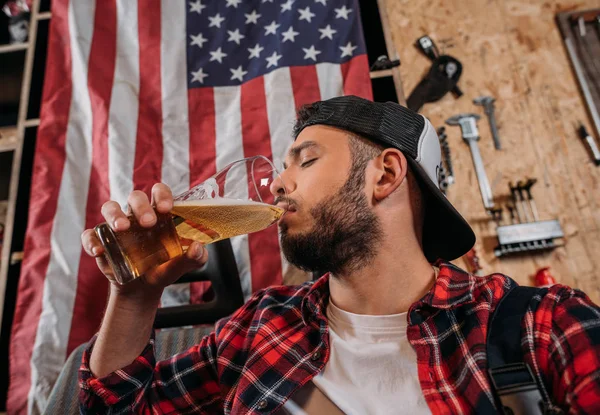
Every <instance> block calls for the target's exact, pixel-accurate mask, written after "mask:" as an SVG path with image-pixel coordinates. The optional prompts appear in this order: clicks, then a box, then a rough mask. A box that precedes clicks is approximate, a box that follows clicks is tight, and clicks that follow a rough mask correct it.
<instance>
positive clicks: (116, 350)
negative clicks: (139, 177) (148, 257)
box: [81, 184, 208, 377]
mask: <svg viewBox="0 0 600 415" xmlns="http://www.w3.org/2000/svg"><path fill="white" fill-rule="evenodd" d="M127 202H128V204H129V206H130V210H131V212H130V215H131V216H130V217H128V216H127V215H126V214H125V212H123V211H122V210H121V207H120V206H119V204H118V203H117V202H114V201H110V202H106V203H105V204H104V205H103V206H102V216H104V219H105V220H106V222H107V223H108V225H109V226H110V227H111V229H113V231H115V232H123V231H126V230H127V229H129V227H130V226H131V223H130V218H135V220H137V221H138V222H139V224H140V225H141V226H142V227H144V228H151V227H153V226H154V225H155V224H156V220H157V218H156V212H158V213H159V214H167V213H169V212H170V211H171V208H172V207H173V195H172V193H171V189H169V188H168V187H167V186H166V185H164V184H155V185H154V186H153V187H152V201H150V200H148V196H146V194H145V193H144V192H141V191H139V190H136V191H133V192H131V194H130V195H129V198H128V200H127ZM155 209H156V212H155ZM81 241H82V245H83V248H84V250H85V251H86V252H87V254H88V255H90V256H92V257H94V258H96V262H97V264H98V268H100V270H101V271H102V273H103V274H104V275H106V277H107V278H108V279H109V280H111V281H112V282H113V284H111V294H110V297H109V300H108V305H107V307H106V313H105V315H104V320H103V322H102V326H101V327H100V332H99V333H98V338H97V340H96V344H95V345H94V348H93V350H92V355H91V356H90V369H91V370H92V372H93V373H94V374H95V375H96V376H97V377H102V376H105V375H107V374H109V373H111V372H113V371H115V370H117V369H121V368H122V367H124V366H126V365H128V364H129V363H131V362H132V361H133V360H134V359H135V358H136V357H138V356H139V354H140V353H141V352H142V350H143V349H144V347H145V346H146V344H147V343H148V340H149V337H150V333H151V331H152V325H153V322H154V317H155V315H156V309H157V308H158V306H159V304H160V296H161V294H162V291H163V289H164V288H165V287H166V286H167V285H169V284H171V283H173V282H175V281H176V280H177V279H179V277H181V276H182V275H183V274H185V273H186V272H188V271H191V270H194V269H197V268H200V267H202V266H203V265H204V264H205V263H206V261H208V253H207V252H206V250H205V249H204V248H203V247H202V244H200V243H199V242H194V243H193V244H192V245H190V247H189V249H188V250H187V251H186V252H185V254H184V255H182V256H180V257H177V258H173V259H172V260H170V261H168V262H166V263H164V264H162V265H160V266H158V267H156V268H155V269H153V270H151V271H149V272H147V273H146V274H144V275H143V276H141V277H140V278H138V279H136V280H134V281H132V282H130V283H128V284H125V285H119V284H117V283H116V282H115V280H114V273H113V270H112V269H111V267H110V266H109V265H108V263H107V262H106V260H105V259H104V257H103V254H104V249H103V248H102V244H101V243H100V241H99V240H98V238H97V237H96V234H95V232H94V231H93V230H92V229H87V230H85V231H84V232H83V234H82V235H81Z"/></svg>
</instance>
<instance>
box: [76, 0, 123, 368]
mask: <svg viewBox="0 0 600 415" xmlns="http://www.w3.org/2000/svg"><path fill="white" fill-rule="evenodd" d="M116 49H117V4H116V0H103V1H100V2H97V3H96V12H95V16H94V36H93V38H92V44H91V47H90V60H89V63H88V90H89V91H90V102H91V107H92V169H91V174H90V183H89V191H88V199H87V204H86V215H85V228H86V229H90V228H93V227H94V226H95V225H97V224H98V223H100V222H103V218H102V215H101V214H100V207H101V206H102V204H103V203H104V202H106V201H107V200H108V199H109V198H110V189H109V181H108V117H109V106H110V98H111V93H112V85H113V80H114V73H115V62H116V53H117V50H116ZM107 291H108V281H107V279H106V278H105V277H104V276H103V275H102V274H101V273H100V272H99V271H98V267H97V265H96V261H95V260H94V259H93V258H92V257H90V256H88V255H87V254H86V253H85V252H84V251H83V250H82V251H81V257H80V261H79V270H78V273H77V292H76V295H75V305H74V307H73V319H72V322H71V331H70V332H69V341H68V343H67V356H68V355H69V354H70V353H71V351H72V350H73V349H74V348H76V347H77V346H79V345H80V344H82V343H85V342H86V341H88V340H89V339H90V337H92V336H93V335H94V333H95V332H96V331H97V330H98V327H99V326H100V322H101V321H102V315H103V314H104V308H105V306H106V299H107ZM78 316H85V318H77V317H78ZM67 356H65V358H66V357H67Z"/></svg>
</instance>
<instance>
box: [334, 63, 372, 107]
mask: <svg viewBox="0 0 600 415" xmlns="http://www.w3.org/2000/svg"><path fill="white" fill-rule="evenodd" d="M341 68H342V77H343V79H344V95H357V96H359V97H362V98H366V99H370V100H373V89H372V88H371V77H370V75H369V61H368V59H367V55H359V56H357V57H355V58H352V59H350V60H349V61H348V62H345V63H342V65H341Z"/></svg>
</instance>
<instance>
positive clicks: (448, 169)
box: [437, 127, 454, 185]
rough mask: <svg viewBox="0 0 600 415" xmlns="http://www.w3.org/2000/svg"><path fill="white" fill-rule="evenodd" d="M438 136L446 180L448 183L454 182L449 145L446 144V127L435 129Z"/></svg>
mask: <svg viewBox="0 0 600 415" xmlns="http://www.w3.org/2000/svg"><path fill="white" fill-rule="evenodd" d="M437 133H438V137H439V139H440V147H441V148H442V160H443V161H444V165H445V173H446V181H447V182H448V185H451V184H453V183H454V169H453V168H452V158H451V154H450V145H449V144H448V135H447V134H446V127H440V128H438V130H437Z"/></svg>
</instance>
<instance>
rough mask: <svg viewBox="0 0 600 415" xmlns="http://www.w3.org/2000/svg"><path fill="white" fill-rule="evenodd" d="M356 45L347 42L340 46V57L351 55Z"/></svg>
mask: <svg viewBox="0 0 600 415" xmlns="http://www.w3.org/2000/svg"><path fill="white" fill-rule="evenodd" d="M357 47H358V46H352V42H348V44H347V45H346V46H340V50H341V51H342V58H343V57H344V56H352V54H353V53H354V49H356V48H357Z"/></svg>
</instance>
